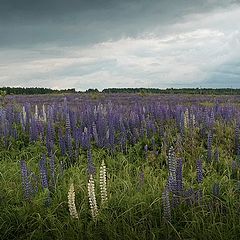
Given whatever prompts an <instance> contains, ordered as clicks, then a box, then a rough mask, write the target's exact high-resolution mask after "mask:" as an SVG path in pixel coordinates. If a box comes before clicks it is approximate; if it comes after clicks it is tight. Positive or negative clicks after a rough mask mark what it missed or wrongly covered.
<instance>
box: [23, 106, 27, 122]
mask: <svg viewBox="0 0 240 240" xmlns="http://www.w3.org/2000/svg"><path fill="white" fill-rule="evenodd" d="M22 112H23V122H24V123H26V119H27V113H26V109H25V106H23V107H22Z"/></svg>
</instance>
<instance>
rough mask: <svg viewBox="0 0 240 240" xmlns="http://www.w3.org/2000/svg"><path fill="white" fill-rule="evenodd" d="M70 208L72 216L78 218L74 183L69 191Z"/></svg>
mask: <svg viewBox="0 0 240 240" xmlns="http://www.w3.org/2000/svg"><path fill="white" fill-rule="evenodd" d="M68 208H69V212H70V215H71V216H72V218H77V219H78V214H77V209H76V205H75V191H74V185H73V183H71V185H70V188H69V191H68Z"/></svg>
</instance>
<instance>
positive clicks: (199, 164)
mask: <svg viewBox="0 0 240 240" xmlns="http://www.w3.org/2000/svg"><path fill="white" fill-rule="evenodd" d="M202 181H203V168H202V161H201V160H200V159H198V160H197V182H198V183H202Z"/></svg>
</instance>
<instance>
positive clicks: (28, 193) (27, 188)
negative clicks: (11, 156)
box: [20, 160, 32, 200]
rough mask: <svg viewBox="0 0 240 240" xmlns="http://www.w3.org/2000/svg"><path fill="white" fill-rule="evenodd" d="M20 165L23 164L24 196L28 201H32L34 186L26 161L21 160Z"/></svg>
mask: <svg viewBox="0 0 240 240" xmlns="http://www.w3.org/2000/svg"><path fill="white" fill-rule="evenodd" d="M20 164H21V174H22V186H23V190H24V196H25V198H26V199H27V200H30V199H31V193H32V185H31V182H30V180H29V174H28V169H27V164H26V161H25V160H21V161H20Z"/></svg>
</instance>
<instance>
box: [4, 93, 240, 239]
mask: <svg viewBox="0 0 240 240" xmlns="http://www.w3.org/2000/svg"><path fill="white" fill-rule="evenodd" d="M0 141H1V144H0V239H96V240H97V239H129V240H133V239H239V238H240V217H239V214H240V175H239V168H240V96H218V97H214V96H200V95H199V96H194V95H193V96H185V95H139V94H138V95H137V94H128V95H127V94H108V95H104V94H97V95H90V94H72V95H66V96H64V95H48V96H44V95H42V96H40V95H39V96H6V97H5V99H2V100H1V107H0Z"/></svg>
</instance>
